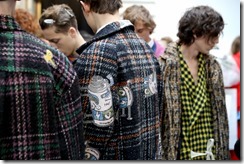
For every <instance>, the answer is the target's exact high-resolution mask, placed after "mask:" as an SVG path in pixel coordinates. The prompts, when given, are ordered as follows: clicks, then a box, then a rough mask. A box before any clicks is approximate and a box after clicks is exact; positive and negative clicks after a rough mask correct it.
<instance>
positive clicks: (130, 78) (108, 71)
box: [74, 21, 161, 160]
mask: <svg viewBox="0 0 244 164" xmlns="http://www.w3.org/2000/svg"><path fill="white" fill-rule="evenodd" d="M77 52H78V53H79V54H80V57H79V59H78V60H77V62H76V64H75V66H74V67H75V69H76V71H77V74H78V76H79V78H80V84H81V88H82V93H83V96H82V97H83V100H82V102H83V110H84V113H85V114H84V130H85V140H86V141H87V147H88V148H89V151H86V156H87V157H89V159H91V158H90V157H91V153H92V152H94V151H96V158H95V159H102V160H135V159H137V160H155V159H158V158H159V156H160V155H159V153H160V152H161V151H160V148H161V144H160V136H159V135H160V133H159V131H160V114H161V112H160V109H161V108H160V107H159V105H160V102H159V96H160V95H159V93H161V80H160V79H159V78H160V76H159V71H160V70H159V64H158V61H157V59H156V58H155V57H154V53H153V51H152V49H151V48H150V47H149V46H148V45H147V43H146V42H145V41H143V40H142V39H139V38H138V36H137V35H136V34H135V33H134V29H133V26H132V24H131V23H129V22H128V21H119V22H114V23H111V24H109V25H107V26H106V27H105V28H103V29H102V30H101V31H99V32H98V33H97V34H96V35H95V36H94V38H93V39H92V40H91V41H90V42H87V43H86V44H84V45H83V46H82V47H80V48H79V49H78V50H77ZM154 73H155V75H156V77H155V78H156V80H155V81H156V85H157V87H156V90H157V89H158V90H157V91H158V92H157V93H155V92H154V93H153V94H150V95H148V96H147V95H146V94H145V92H146V89H147V88H148V86H147V84H148V83H147V78H148V77H150V75H153V74H154ZM94 75H99V76H101V77H103V78H104V79H107V80H108V81H109V82H110V85H111V91H112V103H113V111H112V112H113V113H114V116H113V117H114V118H112V119H114V122H113V123H112V124H110V125H108V126H106V127H99V126H97V125H95V124H93V122H94V120H93V119H94V117H96V114H94V115H92V113H91V109H92V107H91V106H90V103H89V98H88V96H87V86H88V84H89V83H90V80H91V78H92V77H93V76H94ZM123 86H128V87H129V88H130V90H131V92H132V97H133V103H132V105H131V106H130V107H128V106H127V107H125V108H124V109H123V108H122V107H121V106H123V104H121V102H123V101H122V98H121V97H119V90H120V87H123ZM129 108H130V109H131V112H129V110H130V109H129ZM123 110H124V111H125V116H123V115H124V114H123ZM97 114H98V113H97ZM130 114H131V117H130ZM91 150H92V151H91Z"/></svg>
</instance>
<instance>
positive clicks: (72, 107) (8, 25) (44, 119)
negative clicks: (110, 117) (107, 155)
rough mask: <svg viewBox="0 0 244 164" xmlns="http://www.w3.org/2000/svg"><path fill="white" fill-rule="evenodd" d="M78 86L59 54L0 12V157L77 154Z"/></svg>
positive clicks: (79, 131)
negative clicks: (46, 57) (46, 58)
mask: <svg viewBox="0 0 244 164" xmlns="http://www.w3.org/2000/svg"><path fill="white" fill-rule="evenodd" d="M50 54H53V56H52V58H49V59H51V60H45V59H44V58H45V56H46V55H50ZM46 61H49V62H50V63H48V62H46ZM78 88H79V81H78V78H77V74H76V73H75V71H74V69H73V68H72V65H71V64H70V62H69V61H68V59H67V57H66V56H65V55H63V54H61V53H60V52H58V51H57V50H55V49H53V48H51V47H50V46H48V45H46V44H45V43H44V42H43V41H41V40H40V39H38V38H36V37H34V36H32V35H31V34H28V33H26V32H24V31H23V30H21V28H20V27H19V25H18V24H17V23H16V22H15V21H14V19H13V18H12V17H11V16H3V15H0V159H2V160H56V159H82V157H83V156H84V142H83V137H82V136H83V135H82V133H83V129H82V128H83V123H82V119H83V118H82V117H83V116H82V108H81V100H80V92H78V91H77V90H78Z"/></svg>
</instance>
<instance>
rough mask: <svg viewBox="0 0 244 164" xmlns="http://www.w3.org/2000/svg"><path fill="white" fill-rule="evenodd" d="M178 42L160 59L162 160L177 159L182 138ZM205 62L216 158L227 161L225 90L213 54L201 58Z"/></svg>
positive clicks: (227, 130)
mask: <svg viewBox="0 0 244 164" xmlns="http://www.w3.org/2000/svg"><path fill="white" fill-rule="evenodd" d="M177 46H178V43H171V44H169V45H168V47H167V48H166V51H165V54H164V55H163V56H161V59H160V65H161V66H160V67H161V73H162V81H163V84H162V85H163V88H164V89H163V95H162V99H163V112H162V113H163V118H162V120H163V123H162V155H163V160H176V159H177V153H178V151H179V150H178V149H179V141H180V135H181V113H182V108H181V96H180V85H181V83H182V82H181V74H180V59H179V57H178V51H177ZM203 57H204V60H205V61H206V65H205V68H206V77H207V80H206V82H207V89H208V92H209V94H210V105H211V107H212V113H213V128H214V129H213V130H214V145H215V152H216V154H215V159H216V160H228V159H230V156H229V126H228V116H227V110H226V104H225V91H224V84H223V75H222V70H221V67H220V65H219V63H218V62H217V60H216V59H215V57H214V56H212V55H203Z"/></svg>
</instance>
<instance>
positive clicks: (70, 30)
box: [68, 27, 77, 38]
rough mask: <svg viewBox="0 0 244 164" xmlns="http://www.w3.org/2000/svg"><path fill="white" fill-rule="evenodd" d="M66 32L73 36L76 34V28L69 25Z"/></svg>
mask: <svg viewBox="0 0 244 164" xmlns="http://www.w3.org/2000/svg"><path fill="white" fill-rule="evenodd" d="M68 34H69V35H70V36H71V37H72V38H75V37H76V35H77V30H76V29H75V28H74V27H70V28H69V31H68Z"/></svg>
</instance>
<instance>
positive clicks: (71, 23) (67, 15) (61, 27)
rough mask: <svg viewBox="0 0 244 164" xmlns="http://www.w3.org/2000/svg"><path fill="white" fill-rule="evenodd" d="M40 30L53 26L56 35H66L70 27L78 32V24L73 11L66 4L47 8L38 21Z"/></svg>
mask: <svg viewBox="0 0 244 164" xmlns="http://www.w3.org/2000/svg"><path fill="white" fill-rule="evenodd" d="M39 24H40V26H41V28H42V29H43V30H44V29H47V28H48V27H51V26H55V27H56V32H57V33H67V32H68V30H69V28H70V27H74V28H75V29H77V30H78V24H77V20H76V17H75V14H74V12H73V10H72V9H71V8H70V7H69V6H68V5H66V4H60V5H53V6H50V7H48V8H47V9H46V10H44V12H43V13H42V15H41V18H40V19H39Z"/></svg>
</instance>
